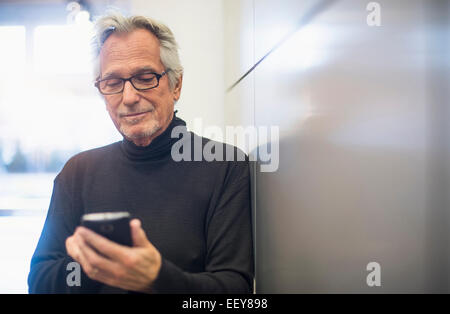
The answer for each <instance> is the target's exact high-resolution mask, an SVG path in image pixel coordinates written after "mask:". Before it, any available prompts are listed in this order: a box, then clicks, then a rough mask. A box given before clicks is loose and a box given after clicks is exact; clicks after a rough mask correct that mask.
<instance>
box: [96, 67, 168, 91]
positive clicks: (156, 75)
mask: <svg viewBox="0 0 450 314" xmlns="http://www.w3.org/2000/svg"><path fill="white" fill-rule="evenodd" d="M167 72H169V70H167V71H164V72H162V73H161V74H160V73H155V72H143V73H139V74H136V75H133V76H130V77H129V78H121V77H115V78H112V77H111V78H106V79H103V80H97V81H95V87H97V89H98V91H99V92H100V93H101V94H103V95H116V94H120V93H122V92H123V90H124V89H125V82H130V83H131V85H132V86H133V88H134V89H135V90H137V91H145V90H149V89H153V88H157V87H158V86H159V80H160V79H161V78H162V77H163V76H164V75H166V74H167ZM145 74H154V75H155V77H156V85H155V86H152V87H149V88H137V87H136V86H134V84H133V79H134V78H135V77H137V76H139V75H145ZM113 79H114V80H122V82H123V84H122V89H121V90H120V91H118V92H114V93H104V92H102V90H101V89H100V83H101V82H104V81H108V80H113Z"/></svg>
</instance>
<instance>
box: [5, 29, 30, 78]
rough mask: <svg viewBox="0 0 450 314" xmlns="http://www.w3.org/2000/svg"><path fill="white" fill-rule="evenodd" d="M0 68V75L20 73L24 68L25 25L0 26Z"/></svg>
mask: <svg viewBox="0 0 450 314" xmlns="http://www.w3.org/2000/svg"><path fill="white" fill-rule="evenodd" d="M0 42H1V43H2V44H1V49H0V69H1V73H2V75H1V76H2V77H5V76H10V75H22V74H23V72H24V70H25V63H26V52H25V27H24V26H0Z"/></svg>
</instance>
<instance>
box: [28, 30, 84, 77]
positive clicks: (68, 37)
mask: <svg viewBox="0 0 450 314" xmlns="http://www.w3.org/2000/svg"><path fill="white" fill-rule="evenodd" d="M92 34H93V28H92V24H91V23H80V24H73V25H56V26H55V25H52V26H38V27H36V29H35V31H34V69H35V71H36V72H38V73H43V74H77V73H90V72H91V64H92V56H91V50H90V41H91V38H92Z"/></svg>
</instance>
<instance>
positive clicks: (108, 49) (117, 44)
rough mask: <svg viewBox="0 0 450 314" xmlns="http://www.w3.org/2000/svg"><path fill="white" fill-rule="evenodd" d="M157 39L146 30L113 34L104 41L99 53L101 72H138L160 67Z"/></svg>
mask: <svg viewBox="0 0 450 314" xmlns="http://www.w3.org/2000/svg"><path fill="white" fill-rule="evenodd" d="M159 52H160V50H159V41H158V39H157V38H156V37H155V36H154V35H153V34H152V33H150V32H149V31H147V30H140V29H139V30H135V31H133V32H132V33H127V34H122V33H117V34H116V33H114V34H111V36H110V37H108V39H107V40H106V41H105V43H104V45H103V47H102V50H101V52H100V65H101V69H102V72H103V73H104V74H106V72H108V73H109V72H121V70H125V68H127V70H130V71H138V70H139V69H140V68H144V67H145V68H147V69H148V68H151V69H152V70H154V71H156V70H157V68H159V67H160V66H161V61H160V54H159Z"/></svg>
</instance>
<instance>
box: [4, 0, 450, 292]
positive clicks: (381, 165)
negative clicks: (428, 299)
mask: <svg viewBox="0 0 450 314" xmlns="http://www.w3.org/2000/svg"><path fill="white" fill-rule="evenodd" d="M110 6H112V7H114V8H117V9H119V10H120V11H122V12H123V13H125V14H142V15H147V16H150V17H153V18H155V19H158V20H160V21H162V22H164V23H166V24H167V25H168V26H169V27H170V28H171V29H172V31H173V32H174V34H175V37H176V39H177V40H178V43H179V45H180V55H181V61H182V64H183V66H184V68H185V74H184V79H183V91H182V96H181V99H180V101H179V102H178V103H177V105H176V109H177V110H178V111H179V113H178V116H180V117H182V118H183V119H184V120H186V122H187V125H188V128H190V129H192V130H194V131H195V132H196V133H200V134H202V135H206V136H211V134H205V132H206V129H207V128H208V127H210V126H214V127H218V128H220V129H222V130H225V128H226V127H227V126H243V127H271V126H275V127H278V129H279V138H270V139H268V140H267V143H264V144H265V145H267V146H269V147H271V149H272V158H277V159H279V160H278V168H277V169H276V171H273V172H262V171H260V170H261V169H260V168H259V166H258V165H255V167H254V168H253V169H252V170H253V171H252V185H253V186H252V194H253V214H254V234H255V236H254V240H255V253H256V280H255V291H256V292H257V293H317V292H318V293H335V292H341V293H346V292H349V293H355V292H356V293H358V292H360V293H379V292H385V293H386V292H387V293H423V292H425V293H429V292H449V290H450V281H449V280H450V277H449V276H450V272H449V270H450V269H449V261H450V259H449V252H450V251H449V244H450V243H449V235H450V234H449V231H448V230H449V219H450V217H449V195H450V193H449V185H448V179H449V148H450V144H449V143H450V142H449V135H450V132H449V131H450V130H449V124H448V122H447V121H448V118H449V108H448V99H449V94H448V93H449V91H448V88H447V86H448V83H449V64H450V61H449V56H450V55H449V53H450V52H449V43H450V41H449V39H450V38H449V26H450V25H449V17H450V3H449V2H448V1H446V0H379V1H363V0H280V1H268V0H188V1H186V0H165V1H156V0H129V1H128V0H116V1H113V0H98V1H94V0H90V1H88V0H86V1H65V0H36V1H26V0H19V1H17V0H15V1H4V0H0V43H1V49H0V74H1V75H0V293H27V289H28V288H27V283H26V278H27V275H28V270H29V262H30V258H31V255H32V253H33V251H34V248H35V246H36V244H37V241H38V237H39V235H40V232H41V229H42V225H43V222H44V219H45V215H46V212H47V209H48V205H49V201H50V195H51V191H52V185H53V179H54V177H55V176H56V175H57V173H58V172H59V171H60V170H61V168H62V166H63V165H64V163H65V162H66V161H67V160H68V158H70V156H72V155H74V154H75V153H77V152H80V151H83V150H86V149H90V148H94V147H99V146H103V145H107V144H109V143H112V142H115V141H118V140H121V137H120V136H119V134H118V133H117V131H116V130H115V128H114V126H113V124H112V122H111V121H110V118H109V116H108V114H107V112H106V110H105V105H104V103H103V101H102V99H101V97H100V96H99V95H98V92H97V90H96V89H95V87H94V85H93V81H94V78H93V76H92V65H91V60H92V55H91V52H90V46H89V43H90V39H91V35H92V21H93V20H95V17H96V16H98V15H101V14H103V13H104V12H105V9H106V8H108V7H110ZM199 121H200V122H199ZM224 140H225V139H224ZM226 140H227V141H229V139H226ZM229 142H230V141H229ZM231 143H232V144H237V143H234V142H233V141H231ZM257 144H261V143H257ZM241 148H242V149H244V150H245V151H246V152H247V153H249V154H251V155H254V154H255V152H257V150H258V148H260V147H256V146H248V145H247V146H243V147H241ZM275 150H279V153H278V154H275ZM371 262H376V263H377V264H378V265H379V267H380V269H379V275H380V276H379V277H380V278H378V279H380V280H379V285H375V286H371V285H370V280H369V281H368V277H370V276H371V274H372V273H371V270H368V269H367V265H368V264H369V263H371ZM370 278H372V277H370Z"/></svg>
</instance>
